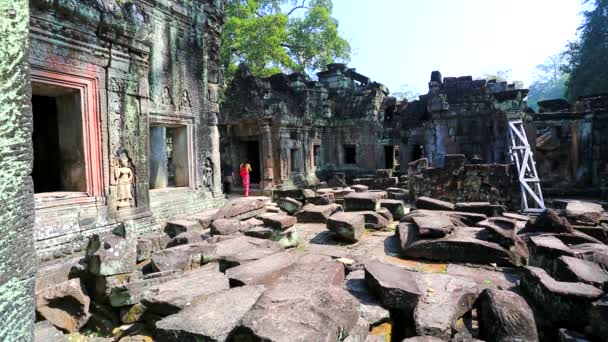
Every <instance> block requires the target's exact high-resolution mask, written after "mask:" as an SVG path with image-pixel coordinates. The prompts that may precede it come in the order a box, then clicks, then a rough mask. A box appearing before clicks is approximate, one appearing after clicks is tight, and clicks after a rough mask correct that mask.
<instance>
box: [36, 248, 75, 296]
mask: <svg viewBox="0 0 608 342" xmlns="http://www.w3.org/2000/svg"><path fill="white" fill-rule="evenodd" d="M81 259H82V257H80V256H77V257H72V258H65V259H61V260H58V261H57V262H53V263H49V264H40V265H38V270H37V271H36V286H35V289H36V291H40V290H42V289H44V288H46V287H50V286H54V285H57V284H60V283H63V282H66V281H68V280H70V279H73V278H78V277H80V276H83V275H84V272H86V269H85V266H84V265H83V264H81V262H80V261H81Z"/></svg>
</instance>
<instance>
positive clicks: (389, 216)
mask: <svg viewBox="0 0 608 342" xmlns="http://www.w3.org/2000/svg"><path fill="white" fill-rule="evenodd" d="M376 212H377V213H378V214H380V215H382V217H384V218H385V219H386V220H387V221H388V222H391V221H392V220H393V214H391V212H390V211H389V210H388V209H386V208H382V207H380V208H378V210H376Z"/></svg>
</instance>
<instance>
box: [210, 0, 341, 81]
mask: <svg viewBox="0 0 608 342" xmlns="http://www.w3.org/2000/svg"><path fill="white" fill-rule="evenodd" d="M332 9H333V4H332V1H331V0H229V1H228V3H227V5H226V24H225V26H224V30H223V33H222V64H223V67H224V71H225V75H226V80H227V81H228V82H229V81H230V80H231V79H232V77H233V75H234V73H235V72H236V70H237V67H238V64H240V63H246V64H247V65H248V66H249V68H250V70H251V72H252V73H253V74H254V75H256V76H270V75H272V74H274V73H277V72H308V73H312V72H314V71H316V70H321V69H323V68H324V67H325V65H326V64H328V63H332V62H346V61H348V60H349V58H350V45H349V43H348V42H347V41H346V40H345V39H344V38H342V37H341V36H340V34H339V32H338V21H337V20H336V19H334V18H333V17H332Z"/></svg>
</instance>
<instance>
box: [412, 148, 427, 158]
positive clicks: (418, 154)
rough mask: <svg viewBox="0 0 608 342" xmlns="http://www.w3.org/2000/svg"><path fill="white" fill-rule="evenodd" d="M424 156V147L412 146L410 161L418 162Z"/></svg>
mask: <svg viewBox="0 0 608 342" xmlns="http://www.w3.org/2000/svg"><path fill="white" fill-rule="evenodd" d="M423 156H424V147H423V146H422V145H413V146H412V159H411V161H415V160H418V159H420V158H422V157H423Z"/></svg>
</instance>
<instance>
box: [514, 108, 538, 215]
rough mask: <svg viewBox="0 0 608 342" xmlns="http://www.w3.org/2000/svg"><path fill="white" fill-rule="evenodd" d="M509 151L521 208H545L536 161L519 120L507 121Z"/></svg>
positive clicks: (528, 210)
mask: <svg viewBox="0 0 608 342" xmlns="http://www.w3.org/2000/svg"><path fill="white" fill-rule="evenodd" d="M509 145H510V146H509V153H510V156H511V162H513V163H515V166H516V167H517V172H518V176H519V187H520V189H521V200H522V201H521V208H522V210H523V211H524V212H530V213H539V212H542V211H544V210H545V200H544V199H543V193H542V191H541V188H540V178H539V177H538V173H537V172H536V163H535V162H534V156H533V155H532V150H531V149H530V144H529V143H528V137H527V136H526V131H525V130H524V123H523V122H522V121H521V120H513V121H509Z"/></svg>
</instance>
